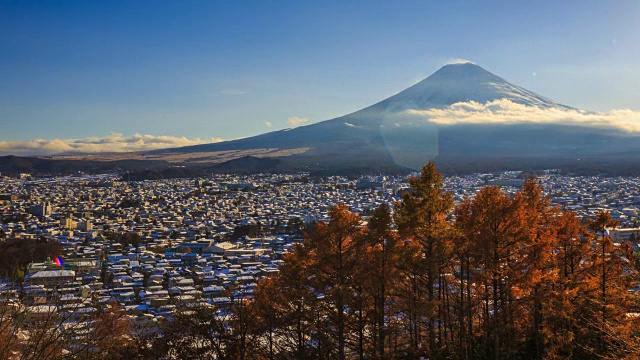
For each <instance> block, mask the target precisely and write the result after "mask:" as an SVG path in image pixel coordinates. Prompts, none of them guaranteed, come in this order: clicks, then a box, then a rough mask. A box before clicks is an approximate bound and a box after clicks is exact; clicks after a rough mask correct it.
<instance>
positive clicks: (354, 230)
mask: <svg viewBox="0 0 640 360" xmlns="http://www.w3.org/2000/svg"><path fill="white" fill-rule="evenodd" d="M361 237H362V226H361V219H360V217H359V216H357V215H355V214H353V213H352V212H350V211H349V210H348V208H347V207H346V206H343V205H337V206H335V207H333V208H331V209H330V210H329V223H328V224H327V223H324V222H321V223H319V224H318V226H316V229H315V231H314V232H313V233H312V234H311V235H309V237H308V238H307V239H306V241H305V247H308V250H309V255H310V261H311V262H312V263H311V264H309V272H310V273H309V275H310V285H311V286H312V288H313V289H314V290H315V292H316V293H318V294H321V295H322V297H323V301H322V302H321V303H320V304H321V305H320V306H321V307H322V315H321V316H326V318H327V321H326V323H324V324H319V328H318V331H320V332H323V333H325V334H331V339H333V340H335V342H336V343H335V346H334V347H332V350H335V352H336V354H335V356H336V357H337V358H339V359H344V358H345V357H346V350H347V343H348V341H349V339H348V337H349V335H350V334H349V333H348V331H347V326H348V322H349V321H352V320H353V319H352V316H353V314H352V313H351V312H348V308H347V307H348V305H349V304H351V302H352V300H353V288H354V282H353V281H354V277H353V275H354V273H355V270H356V267H357V264H358V262H359V261H360V255H361V251H362V246H361V241H360V239H361Z"/></svg>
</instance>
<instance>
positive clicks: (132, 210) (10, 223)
mask: <svg viewBox="0 0 640 360" xmlns="http://www.w3.org/2000/svg"><path fill="white" fill-rule="evenodd" d="M519 175H520V174H519V173H517V172H504V173H499V174H476V175H470V176H457V177H447V178H446V182H445V187H446V189H448V190H450V191H451V192H452V193H453V195H454V198H455V200H456V201H460V200H462V199H465V198H468V197H470V196H473V195H474V194H475V193H476V192H477V191H478V190H479V189H480V188H482V187H483V186H486V185H499V186H502V187H503V188H504V189H505V190H506V191H508V192H515V191H517V190H518V188H519V186H521V185H522V180H521V179H520V178H519ZM539 179H540V182H541V183H542V184H543V186H544V188H545V190H546V191H547V193H548V194H549V195H551V196H552V197H553V202H554V203H555V204H558V205H560V206H562V207H565V208H568V209H571V210H575V211H576V212H578V214H579V215H581V216H585V217H587V216H592V215H594V214H595V213H597V212H598V211H599V210H601V209H605V210H608V211H610V212H611V213H612V214H613V216H614V217H615V218H617V219H619V220H621V222H622V226H623V227H624V228H625V229H624V230H620V229H618V230H615V231H613V232H612V233H611V234H612V236H615V240H617V241H636V239H637V238H638V237H637V235H638V230H640V229H636V228H637V227H638V209H639V208H640V179H638V178H600V177H570V176H563V175H560V174H558V173H557V172H554V171H548V172H546V173H545V174H543V175H542V176H540V178H539ZM404 191H409V186H408V182H407V178H406V177H388V176H375V177H361V178H358V179H353V178H347V177H338V176H335V177H323V178H317V177H311V176H309V174H297V175H266V174H259V175H250V176H231V175H216V176H211V177H209V178H202V179H174V180H158V181H140V182H126V181H123V180H122V179H121V178H119V177H117V176H115V175H102V176H74V177H56V178H44V179H29V178H28V177H27V178H21V179H10V178H2V179H1V180H0V215H1V219H2V221H1V222H2V224H1V225H0V230H1V231H0V241H2V239H9V238H11V239H29V238H32V239H45V240H47V241H56V242H58V243H59V244H61V245H62V248H63V251H62V254H61V258H60V259H58V261H54V260H55V259H47V260H45V261H42V262H33V263H31V264H29V266H27V268H26V269H24V278H23V279H21V280H22V281H15V279H13V280H12V279H8V278H5V279H3V280H2V279H0V280H2V281H1V282H0V298H2V299H4V301H15V302H20V303H22V304H25V305H26V306H31V307H33V310H34V312H35V311H38V310H39V309H48V308H46V307H47V306H52V305H55V306H58V307H65V306H67V307H73V308H74V309H78V310H80V311H85V312H92V311H96V309H98V308H100V307H101V306H103V305H105V304H110V303H117V304H119V306H120V307H121V308H123V309H125V311H126V312H127V313H129V314H131V315H132V316H134V317H136V318H137V319H139V321H155V319H157V318H159V317H165V316H169V315H171V314H172V313H173V312H174V311H175V310H176V309H177V308H179V307H181V306H184V305H185V304H189V303H193V302H207V303H209V304H213V305H217V306H219V307H224V306H225V305H226V304H229V303H230V302H231V301H233V300H234V299H235V298H243V297H247V296H251V294H252V293H253V291H254V289H255V287H256V286H257V281H258V280H259V279H260V278H262V277H264V276H266V275H268V274H270V273H273V272H277V271H278V268H279V265H280V264H281V263H282V256H283V255H284V254H286V253H287V252H288V251H289V250H290V249H291V247H292V246H294V244H296V243H299V242H301V241H302V234H303V232H304V231H305V229H306V228H307V226H309V225H310V224H313V223H315V222H319V221H326V220H327V211H328V209H329V208H330V207H331V206H332V205H335V204H338V203H341V204H345V205H347V206H349V207H350V209H351V210H352V211H354V212H356V213H359V214H360V215H362V216H363V220H364V221H366V219H367V215H368V214H370V212H371V211H372V210H373V209H374V208H376V207H378V206H379V205H381V204H389V205H393V204H394V203H395V202H396V201H398V200H399V199H400V198H401V195H402V193H403V192H404ZM634 236H635V237H634ZM18 284H19V285H18Z"/></svg>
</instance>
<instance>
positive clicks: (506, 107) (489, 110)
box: [407, 99, 640, 132]
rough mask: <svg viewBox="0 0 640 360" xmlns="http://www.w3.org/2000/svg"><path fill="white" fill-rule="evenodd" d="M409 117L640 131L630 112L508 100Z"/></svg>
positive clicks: (455, 106) (635, 115)
mask: <svg viewBox="0 0 640 360" xmlns="http://www.w3.org/2000/svg"><path fill="white" fill-rule="evenodd" d="M407 112H408V113H409V114H410V115H419V116H424V117H426V118H427V119H428V121H429V122H431V123H434V124H441V125H453V124H514V123H541V124H563V125H583V126H596V127H609V128H611V127H613V128H617V129H620V130H624V131H628V132H639V131H640V112H636V111H633V110H630V109H619V110H610V111H609V112H607V113H595V112H589V111H584V110H578V109H564V108H540V107H536V106H527V105H523V104H518V103H514V102H512V101H510V100H507V99H499V100H494V101H489V102H487V103H485V104H482V103H478V102H475V101H470V102H460V103H456V104H453V105H451V106H449V107H446V108H444V109H428V110H408V111H407Z"/></svg>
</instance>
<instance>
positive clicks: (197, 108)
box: [0, 0, 640, 142]
mask: <svg viewBox="0 0 640 360" xmlns="http://www.w3.org/2000/svg"><path fill="white" fill-rule="evenodd" d="M638 39H640V2H639V1H635V0H627V1H625V0H620V1H595V0H580V1H578V0H576V1H557V0H556V1H481V2H480V1H318V2H307V1H291V2H287V1H180V2H176V1H149V2H145V1H136V2H132V1H46V2H44V1H43V2H29V1H7V0H5V1H2V2H0V124H1V128H0V129H1V131H0V141H5V142H7V141H13V142H15V141H24V140H29V139H54V138H61V139H71V138H74V139H77V138H85V137H90V136H98V137H104V136H107V135H109V134H111V133H118V134H123V135H122V136H124V137H128V136H131V135H134V134H136V133H138V134H143V135H144V134H150V135H153V136H160V135H163V136H171V137H186V138H188V139H192V138H195V137H198V138H200V139H203V141H204V140H206V141H208V140H209V139H213V138H221V139H234V138H238V137H245V136H251V135H256V134H260V133H263V132H266V131H271V130H277V129H282V128H286V127H290V126H291V125H289V123H288V122H289V120H291V119H293V118H297V119H298V122H297V123H298V124H299V123H303V121H304V120H306V121H307V122H317V121H321V120H326V119H329V118H332V117H336V116H340V115H343V114H346V113H349V112H352V111H355V110H358V109H360V108H362V107H365V106H368V105H370V104H372V103H374V102H377V101H379V100H382V99H383V98H385V97H387V96H389V95H392V94H394V93H396V92H398V91H401V90H403V89H404V88H406V87H408V86H410V85H412V84H413V83H415V82H417V81H418V80H420V79H422V78H424V77H427V76H428V75H430V74H431V73H433V72H434V71H436V70H437V69H438V68H439V67H440V66H442V65H444V64H445V63H446V62H448V61H450V60H451V59H454V58H465V59H470V60H472V61H474V62H475V63H477V64H479V65H480V66H482V67H484V68H485V69H487V70H489V71H491V72H493V73H495V74H497V75H500V76H502V77H504V78H506V79H507V80H509V81H511V82H513V83H515V84H518V85H520V86H523V87H525V88H528V89H530V90H533V91H535V92H538V93H540V94H542V95H544V96H546V97H549V98H552V99H554V100H556V101H558V102H561V103H564V104H567V105H571V106H576V107H580V108H585V109H588V110H595V111H608V110H610V109H621V108H629V109H632V110H640V61H638V59H639V58H640V41H639V40H638ZM301 119H304V120H301ZM294 122H295V121H294ZM268 125H270V126H271V127H269V126H268Z"/></svg>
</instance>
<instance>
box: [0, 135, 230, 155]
mask: <svg viewBox="0 0 640 360" xmlns="http://www.w3.org/2000/svg"><path fill="white" fill-rule="evenodd" d="M219 141H222V139H220V138H212V139H200V138H193V139H189V138H186V137H176V136H162V135H140V134H135V135H133V136H124V135H123V134H119V133H112V134H111V135H108V136H104V137H97V136H91V137H86V138H82V139H52V140H44V139H35V140H26V141H0V155H23V156H29V155H31V156H33V155H37V156H43V155H54V154H75V153H104V152H131V151H148V150H157V149H164V148H172V147H181V146H190V145H199V144H206V143H212V142H219Z"/></svg>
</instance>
